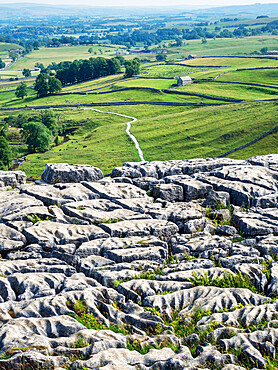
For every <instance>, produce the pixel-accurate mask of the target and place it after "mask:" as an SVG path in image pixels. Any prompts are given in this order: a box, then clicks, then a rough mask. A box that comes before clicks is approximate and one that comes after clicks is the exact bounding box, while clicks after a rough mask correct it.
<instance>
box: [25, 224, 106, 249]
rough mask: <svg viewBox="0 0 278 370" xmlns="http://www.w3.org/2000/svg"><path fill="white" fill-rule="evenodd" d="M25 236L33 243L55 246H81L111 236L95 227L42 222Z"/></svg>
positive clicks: (26, 232)
mask: <svg viewBox="0 0 278 370" xmlns="http://www.w3.org/2000/svg"><path fill="white" fill-rule="evenodd" d="M24 234H25V236H26V238H27V240H28V242H29V243H30V244H31V243H37V244H44V245H50V246H52V245H54V244H70V243H73V244H77V245H79V244H81V243H84V242H87V241H89V240H92V239H97V238H108V237H109V235H108V234H107V233H106V232H105V231H103V230H102V229H101V228H100V227H97V226H94V225H70V224H62V223H59V222H49V221H41V222H38V223H37V224H36V225H34V226H32V227H29V228H27V229H26V230H25V231H24Z"/></svg>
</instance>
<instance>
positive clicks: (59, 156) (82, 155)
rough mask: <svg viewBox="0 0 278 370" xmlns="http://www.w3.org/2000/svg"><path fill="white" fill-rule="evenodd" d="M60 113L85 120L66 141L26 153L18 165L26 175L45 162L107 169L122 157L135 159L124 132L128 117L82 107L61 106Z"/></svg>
mask: <svg viewBox="0 0 278 370" xmlns="http://www.w3.org/2000/svg"><path fill="white" fill-rule="evenodd" d="M100 109H102V108H100ZM62 114H63V115H64V117H65V118H68V119H70V120H75V121H77V122H79V121H81V120H88V122H87V123H86V124H85V125H84V126H82V127H81V128H80V129H78V130H77V132H76V133H75V134H74V135H72V136H71V139H70V140H69V141H68V142H66V143H64V144H60V145H58V146H56V147H54V148H53V149H51V150H50V151H48V152H46V153H39V154H31V155H29V156H28V157H27V162H26V163H25V164H24V165H23V166H22V167H21V168H20V169H21V170H23V171H25V172H26V173H27V174H28V176H31V177H34V178H38V177H40V175H41V173H42V171H43V169H44V166H45V163H52V162H54V163H55V162H67V163H72V164H90V165H94V166H98V167H100V168H101V169H102V170H103V171H104V172H105V173H109V172H110V171H111V170H112V168H114V167H116V166H119V165H121V164H122V163H123V162H124V161H138V160H139V157H138V153H137V151H136V149H135V147H134V145H133V142H132V141H131V140H130V139H129V137H128V136H127V135H126V134H125V129H126V122H127V121H128V119H126V118H122V117H119V116H114V115H110V114H101V113H97V112H94V111H92V110H83V109H72V110H63V112H62Z"/></svg>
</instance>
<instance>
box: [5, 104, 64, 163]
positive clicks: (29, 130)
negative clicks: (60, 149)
mask: <svg viewBox="0 0 278 370" xmlns="http://www.w3.org/2000/svg"><path fill="white" fill-rule="evenodd" d="M3 121H4V122H3V125H2V126H1V123H0V162H1V161H2V162H3V164H4V167H7V166H8V165H9V164H10V162H9V161H8V159H9V160H11V153H10V152H9V151H8V149H9V146H7V145H6V144H7V143H6V141H7V140H6V138H5V136H6V135H5V132H6V131H7V128H8V126H12V127H18V128H21V131H20V132H21V136H22V138H23V140H24V141H25V142H26V144H27V145H28V151H29V152H30V153H35V152H44V151H46V150H48V149H49V147H50V144H51V140H52V137H57V135H58V134H60V131H62V128H61V130H60V127H59V124H58V119H57V116H56V114H55V113H54V112H53V111H52V110H41V111H40V112H39V113H37V112H36V113H32V114H27V113H25V112H24V113H19V114H18V115H10V116H7V117H5V118H4V120H3ZM2 138H4V140H3V139H2ZM5 140H6V141H5ZM56 141H57V140H56ZM2 147H3V149H2V151H4V150H5V153H6V154H5V156H4V154H3V153H2V152H1V148H2ZM1 153H2V154H1ZM0 168H1V163H0Z"/></svg>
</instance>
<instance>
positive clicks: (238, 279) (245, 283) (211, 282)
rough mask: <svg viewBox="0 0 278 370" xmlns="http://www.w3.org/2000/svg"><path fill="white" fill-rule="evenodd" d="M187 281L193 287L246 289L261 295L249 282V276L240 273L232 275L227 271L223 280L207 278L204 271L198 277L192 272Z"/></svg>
mask: <svg viewBox="0 0 278 370" xmlns="http://www.w3.org/2000/svg"><path fill="white" fill-rule="evenodd" d="M188 281H190V282H191V283H192V284H193V287H195V286H200V285H203V286H216V287H219V288H246V289H249V290H251V291H252V292H253V293H256V294H262V293H261V292H260V291H259V290H258V288H256V287H255V285H254V284H253V283H252V282H251V280H250V278H249V276H247V275H243V274H242V273H241V272H238V273H237V274H236V275H233V274H231V273H230V272H229V271H227V272H226V273H225V276H224V277H223V278H215V279H212V278H210V277H209V276H208V274H207V272H206V271H204V275H202V276H198V275H197V274H196V272H194V271H193V277H192V278H189V279H188Z"/></svg>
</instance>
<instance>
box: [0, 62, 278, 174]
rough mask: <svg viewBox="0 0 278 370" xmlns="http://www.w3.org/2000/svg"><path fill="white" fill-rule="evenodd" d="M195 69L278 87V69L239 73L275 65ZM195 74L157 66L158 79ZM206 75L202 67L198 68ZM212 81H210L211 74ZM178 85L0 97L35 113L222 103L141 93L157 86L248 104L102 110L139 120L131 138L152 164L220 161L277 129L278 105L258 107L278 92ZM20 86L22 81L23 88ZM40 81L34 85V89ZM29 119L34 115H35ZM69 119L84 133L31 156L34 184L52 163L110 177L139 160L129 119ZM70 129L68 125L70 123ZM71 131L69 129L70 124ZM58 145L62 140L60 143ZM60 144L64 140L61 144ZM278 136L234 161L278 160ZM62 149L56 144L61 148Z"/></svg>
mask: <svg viewBox="0 0 278 370" xmlns="http://www.w3.org/2000/svg"><path fill="white" fill-rule="evenodd" d="M188 62H190V63H192V65H193V64H194V63H195V65H198V63H199V64H200V65H205V64H209V65H212V66H214V65H215V66H218V65H221V66H223V65H224V66H229V65H230V67H225V68H223V69H222V68H221V69H219V68H215V69H213V70H212V71H203V72H195V73H193V74H192V77H196V76H198V78H201V76H207V75H208V74H213V75H214V77H215V76H216V75H217V74H219V73H221V72H223V71H228V72H229V73H227V74H225V75H223V76H221V77H220V79H223V80H224V79H225V80H226V81H238V82H249V83H265V84H269V85H276V86H277V69H275V70H256V71H235V70H236V69H237V68H246V67H251V68H253V67H257V66H268V65H272V64H273V61H272V60H269V59H263V60H259V59H251V58H248V59H238V58H235V59H233V58H232V59H229V58H207V59H197V60H192V61H188ZM176 67H177V68H178V71H180V70H183V71H184V70H188V69H190V70H191V71H192V69H193V70H194V68H190V67H186V66H182V65H181V66H176V65H174V66H173V65H165V64H164V65H156V66H153V67H151V66H150V67H149V70H152V73H158V74H159V73H165V74H168V75H170V76H173V75H175V72H174V71H176V69H175V68H176ZM196 70H199V67H196ZM206 74H207V75H206ZM175 82H176V80H175V79H173V78H172V79H163V78H161V79H159V78H156V79H148V78H145V79H144V78H137V77H135V78H131V79H124V78H123V74H119V75H114V76H107V77H103V78H100V79H96V80H92V81H86V82H83V83H80V84H76V85H72V86H65V87H64V88H63V91H64V92H69V93H70V92H78V91H80V92H81V91H82V92H85V91H89V90H92V89H99V90H97V91H99V92H102V91H103V92H106V93H105V94H97V95H91V94H86V95H75V94H68V95H53V96H47V97H45V98H41V99H38V98H37V97H36V95H35V91H34V90H33V89H30V88H29V89H28V92H29V96H28V97H27V98H26V99H24V100H20V99H16V98H15V94H14V92H13V91H11V92H2V93H1V94H0V107H2V108H5V107H6V108H7V107H22V108H25V106H28V107H33V106H39V105H48V106H50V105H59V104H65V105H67V104H81V103H96V104H99V103H103V102H132V101H139V102H140V101H141V102H143V101H144V102H148V101H157V102H183V103H185V102H190V103H200V102H203V103H217V102H221V101H220V100H219V101H218V100H211V99H206V98H201V97H195V96H187V95H178V94H167V93H163V92H161V91H160V92H154V91H150V90H143V89H140V87H153V88H156V89H159V90H162V89H169V88H170V89H176V90H177V91H184V92H189V93H198V94H207V95H211V96H214V97H216V98H219V99H220V98H232V99H242V100H245V102H243V103H240V104H231V105H219V106H199V107H192V106H191V107H185V106H183V107H180V106H155V105H142V104H139V105H136V106H111V107H100V108H99V109H100V110H102V111H105V112H107V111H110V112H115V113H120V114H124V115H128V116H134V117H136V118H137V119H138V121H137V122H135V123H133V124H132V128H131V132H132V133H133V134H134V135H135V137H136V138H137V140H138V141H139V144H140V147H141V148H142V150H143V152H144V157H145V159H146V160H170V159H182V158H197V157H214V156H217V155H220V154H223V153H225V152H227V151H228V150H231V149H233V148H235V147H238V146H240V145H243V144H246V143H247V142H249V141H251V140H253V139H255V138H257V137H259V136H260V135H261V134H262V133H264V132H266V131H268V130H270V129H272V128H273V127H274V126H276V125H277V108H278V103H277V102H267V101H266V102H256V103H254V102H250V101H251V100H263V99H273V98H278V97H277V94H278V91H277V89H274V88H264V87H256V86H248V85H237V84H232V85H231V84H225V83H218V82H201V83H194V84H191V85H187V86H184V87H175V86H173V83H175ZM17 83H18V82H17ZM17 83H15V82H13V83H11V84H9V83H3V84H0V91H5V90H9V89H14V88H16V85H17ZM31 83H32V80H28V86H30V85H31ZM124 87H135V88H138V89H134V90H126V91H120V92H110V93H109V91H111V90H113V89H120V88H124ZM28 112H29V114H34V111H31V110H29V111H28ZM9 114H18V112H12V113H9V112H5V111H1V112H0V121H1V120H3V117H4V116H5V115H9ZM57 114H59V115H63V117H64V119H65V121H66V122H75V126H76V127H77V129H76V131H75V132H73V133H72V134H71V135H70V136H69V140H68V141H67V142H65V143H61V144H60V145H58V146H53V147H52V149H51V150H49V151H48V152H46V153H35V154H31V155H28V157H27V162H26V163H25V164H23V166H21V167H20V169H22V170H23V171H26V173H27V175H28V176H29V177H34V178H38V177H40V174H41V173H42V171H43V168H44V165H45V163H48V162H67V163H76V164H82V163H83V164H90V165H94V166H97V167H100V168H101V169H102V170H103V171H104V173H109V172H110V171H111V169H112V168H113V167H115V166H119V165H121V164H122V163H123V162H125V161H138V160H139V157H138V153H137V151H136V149H135V146H134V144H133V142H132V141H131V140H130V139H129V137H128V136H127V134H126V132H125V129H126V123H127V121H129V119H128V118H124V117H119V116H115V115H110V114H107V113H104V114H103V113H97V112H95V111H93V110H91V109H82V108H73V109H64V110H57ZM66 124H67V123H66ZM68 124H69V123H68ZM53 139H54V138H53ZM59 140H60V142H61V141H62V138H61V137H60V139H59ZM277 141H278V134H275V133H274V134H272V135H269V136H268V137H266V138H265V139H263V140H262V141H259V142H258V143H256V144H254V145H252V146H250V147H248V148H246V149H244V150H240V151H238V152H236V153H234V154H233V157H234V158H247V157H250V156H253V155H257V154H258V155H259V154H268V153H277V149H278V145H277ZM53 145H54V144H53ZM13 152H14V157H18V156H21V155H24V154H26V152H27V148H26V145H22V146H13Z"/></svg>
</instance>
